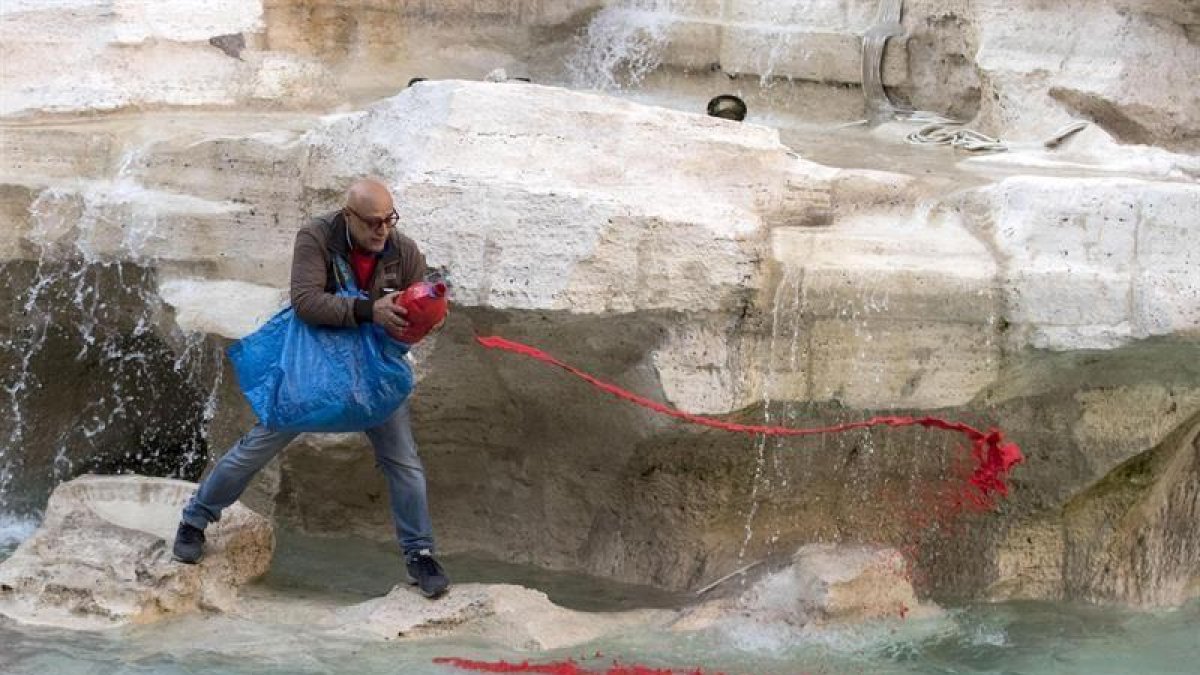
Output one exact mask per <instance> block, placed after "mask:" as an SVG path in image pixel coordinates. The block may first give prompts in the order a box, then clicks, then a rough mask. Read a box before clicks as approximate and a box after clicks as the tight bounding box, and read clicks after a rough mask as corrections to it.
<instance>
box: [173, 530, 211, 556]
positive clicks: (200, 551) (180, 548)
mask: <svg viewBox="0 0 1200 675" xmlns="http://www.w3.org/2000/svg"><path fill="white" fill-rule="evenodd" d="M172 553H174V554H175V559H176V560H178V561H179V562H181V563H187V564H189V565H192V564H195V563H198V562H200V558H201V557H202V556H203V555H204V530H202V529H200V528H198V527H192V526H191V525H188V524H187V523H179V530H178V531H177V532H176V533H175V547H174V548H173V549H172Z"/></svg>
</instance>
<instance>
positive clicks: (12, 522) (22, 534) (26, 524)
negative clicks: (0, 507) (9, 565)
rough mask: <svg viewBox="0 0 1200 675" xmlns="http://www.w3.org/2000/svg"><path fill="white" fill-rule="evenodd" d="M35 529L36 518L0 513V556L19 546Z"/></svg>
mask: <svg viewBox="0 0 1200 675" xmlns="http://www.w3.org/2000/svg"><path fill="white" fill-rule="evenodd" d="M36 529H37V520H35V519H33V518H30V517H28V516H14V515H11V514H7V513H0V557H3V556H5V555H6V554H7V553H8V552H9V551H11V550H12V549H14V548H16V547H17V546H19V545H20V544H21V542H23V541H25V540H26V539H28V538H29V537H30V536H31V535H33V532H34V530H36Z"/></svg>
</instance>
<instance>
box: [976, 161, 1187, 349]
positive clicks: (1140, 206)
mask: <svg viewBox="0 0 1200 675" xmlns="http://www.w3.org/2000/svg"><path fill="white" fill-rule="evenodd" d="M978 197H979V198H982V199H983V200H985V206H984V211H985V212H986V213H988V214H990V215H989V216H988V217H987V218H981V219H979V220H978V221H976V223H975V225H976V226H979V227H983V228H986V230H985V231H984V234H985V235H986V236H987V237H988V238H989V239H991V241H992V242H994V246H995V254H996V257H997V258H998V260H999V261H1000V264H1001V266H1002V268H1003V270H1004V271H1003V272H1002V279H1001V283H1002V284H1003V285H1004V287H1005V290H1006V291H1007V292H1006V296H1007V297H1008V299H1009V305H1010V310H1009V312H1010V313H1009V316H1008V319H1009V321H1012V322H1013V323H1018V324H1022V325H1024V326H1026V327H1028V329H1029V331H1030V332H1029V343H1030V344H1032V345H1033V346H1035V347H1041V348H1048V349H1087V348H1106V347H1113V346H1116V345H1119V344H1122V343H1125V342H1128V341H1130V340H1133V339H1140V338H1146V337H1150V336H1156V335H1170V334H1196V332H1197V331H1198V330H1200V238H1197V237H1196V235H1195V229H1196V228H1195V223H1196V217H1197V214H1200V186H1197V185H1194V184H1193V185H1188V184H1179V183H1151V182H1146V181H1131V180H1123V179H1067V178H1061V179H1056V178H1047V177H1038V178H1032V177H1030V178H1025V177H1022V178H1010V179H1006V180H1004V181H1001V182H1000V183H998V184H996V185H994V186H992V187H989V188H985V189H982V190H980V191H979V193H978ZM971 199H972V200H973V199H975V197H974V196H972V198H971Z"/></svg>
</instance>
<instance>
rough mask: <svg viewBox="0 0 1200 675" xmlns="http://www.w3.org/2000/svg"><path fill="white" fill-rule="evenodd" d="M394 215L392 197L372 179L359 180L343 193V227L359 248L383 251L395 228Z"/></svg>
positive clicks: (381, 184)
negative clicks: (345, 227) (344, 199)
mask: <svg viewBox="0 0 1200 675" xmlns="http://www.w3.org/2000/svg"><path fill="white" fill-rule="evenodd" d="M394 213H395V205H394V204H393V202H392V193H390V192H388V189H387V186H385V185H384V184H383V183H381V182H379V181H378V180H375V179H374V178H360V179H358V180H356V181H354V182H353V183H351V184H350V188H349V189H347V190H346V224H347V226H348V229H349V231H350V238H351V239H352V240H353V242H354V245H355V246H356V247H358V248H361V249H364V250H367V251H375V252H379V251H382V250H383V249H384V247H385V246H386V245H387V239H388V236H389V234H390V229H391V226H392V225H394V224H395V216H394Z"/></svg>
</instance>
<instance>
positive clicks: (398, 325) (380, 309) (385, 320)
mask: <svg viewBox="0 0 1200 675" xmlns="http://www.w3.org/2000/svg"><path fill="white" fill-rule="evenodd" d="M397 295H400V291H393V292H391V293H388V294H387V295H385V296H383V297H382V298H380V299H378V300H376V301H375V304H374V305H373V306H372V307H371V313H372V320H373V321H374V322H375V323H377V324H379V325H380V326H383V327H384V328H394V329H396V330H404V329H405V328H407V327H408V320H407V319H405V318H404V315H406V314H408V310H406V309H404V308H403V307H400V306H399V305H397V304H396V296H397Z"/></svg>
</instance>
